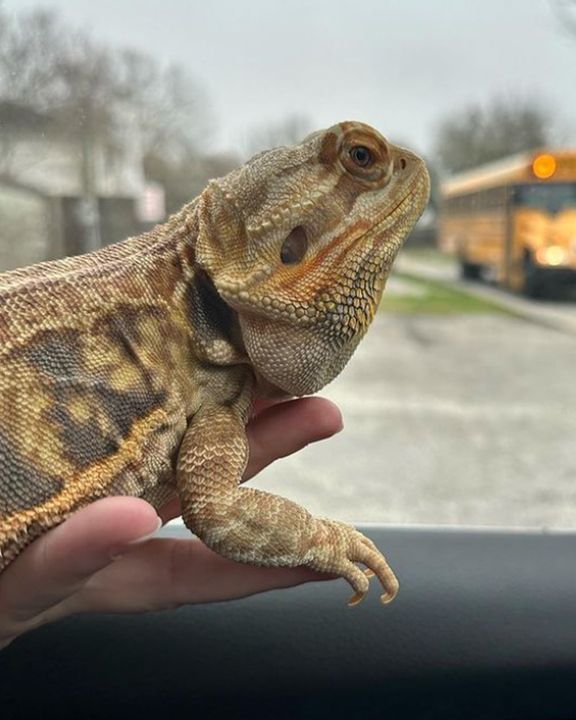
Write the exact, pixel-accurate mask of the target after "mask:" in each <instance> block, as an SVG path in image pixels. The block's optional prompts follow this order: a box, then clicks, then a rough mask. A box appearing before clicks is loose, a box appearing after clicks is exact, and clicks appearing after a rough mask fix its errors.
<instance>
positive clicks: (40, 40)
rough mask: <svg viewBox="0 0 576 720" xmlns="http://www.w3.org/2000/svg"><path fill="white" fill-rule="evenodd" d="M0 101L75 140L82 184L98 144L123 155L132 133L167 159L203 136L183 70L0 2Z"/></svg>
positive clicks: (53, 17)
mask: <svg viewBox="0 0 576 720" xmlns="http://www.w3.org/2000/svg"><path fill="white" fill-rule="evenodd" d="M0 100H3V101H9V102H11V103H16V104H21V105H23V106H26V107H27V108H29V109H30V110H31V111H36V112H40V113H44V114H47V115H49V116H50V117H51V118H52V119H53V120H54V121H55V123H56V125H57V126H59V127H60V128H62V129H63V130H64V132H65V133H66V135H67V136H68V137H69V138H71V139H73V138H76V140H77V141H78V142H79V144H80V147H81V148H82V149H83V151H82V156H83V158H84V159H83V174H84V183H85V187H86V188H87V189H90V187H91V185H92V182H93V180H92V178H91V173H92V171H91V169H90V158H89V156H90V152H89V150H90V147H93V146H94V144H96V143H97V144H99V145H101V146H103V147H104V148H106V149H108V150H109V151H111V152H121V150H122V147H123V145H124V143H125V141H126V137H127V135H132V136H133V135H134V134H136V135H138V137H139V138H140V141H141V143H142V153H143V154H146V153H147V152H151V151H152V150H154V151H156V152H158V151H159V150H160V148H162V151H164V152H165V153H167V154H168V155H170V156H173V155H174V154H175V153H177V152H178V150H179V149H180V148H182V147H184V148H185V149H186V150H187V151H189V150H190V148H191V147H193V146H194V145H195V144H196V143H197V142H198V139H199V138H201V137H204V135H205V133H206V125H207V123H206V117H207V104H208V103H207V101H206V98H205V96H204V94H203V93H202V92H201V90H200V89H199V88H198V86H197V85H196V83H194V82H193V81H192V80H191V78H190V77H189V76H188V75H187V74H186V73H185V72H184V71H183V70H182V69H180V68H178V67H175V66H170V67H167V68H163V67H161V66H160V65H159V64H158V62H157V61H156V60H154V59H153V58H151V57H149V56H147V55H144V54H141V53H137V52H134V51H130V50H122V49H121V50H116V49H112V48H109V47H107V46H105V45H102V44H101V43H98V42H96V41H95V40H94V39H93V38H91V37H90V35H88V34H87V33H86V32H83V31H79V30H75V29H73V28H71V27H69V26H68V25H66V24H65V23H64V22H63V21H62V20H61V19H60V17H59V16H58V15H57V14H56V13H54V12H52V11H45V10H32V11H30V12H25V13H21V14H9V13H8V12H7V11H6V10H4V9H3V8H2V6H1V5H0ZM0 120H1V118H0Z"/></svg>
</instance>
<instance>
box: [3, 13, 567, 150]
mask: <svg viewBox="0 0 576 720" xmlns="http://www.w3.org/2000/svg"><path fill="white" fill-rule="evenodd" d="M0 1H1V0H0ZM554 1H555V0H436V1H434V0H356V1H354V0H332V1H328V0H309V1H308V2H306V1H305V0H283V1H282V0H202V1H196V0H98V1H95V0H45V1H44V2H42V3H40V4H41V5H42V6H44V7H52V8H55V9H58V10H59V11H60V12H61V15H62V16H63V17H64V18H65V19H66V20H67V21H69V22H71V23H72V24H75V25H77V26H80V27H83V28H86V29H90V30H91V32H92V34H93V36H94V37H96V38H99V39H101V40H104V41H106V42H107V43H109V44H113V45H118V46H130V47H134V48H137V49H141V50H144V51H147V52H149V53H151V54H153V55H155V56H156V57H157V58H158V59H160V60H162V61H167V62H168V61H169V62H177V63H179V64H181V65H183V66H185V67H186V68H187V69H188V70H189V71H190V73H191V74H192V75H193V76H194V77H195V78H196V79H197V81H198V82H199V83H200V84H201V85H202V86H203V87H204V88H205V90H206V94H207V97H208V98H209V100H210V105H211V115H212V117H213V118H214V124H215V130H214V133H213V135H212V139H211V140H212V144H213V145H214V146H216V147H218V148H219V149H223V148H233V147H240V148H241V149H242V145H243V143H244V142H245V139H246V137H247V136H248V135H249V133H250V130H251V129H252V128H253V127H254V126H256V125H262V124H265V123H268V122H271V123H272V122H276V121H279V120H281V119H282V118H284V117H285V116H287V115H294V114H298V115H304V116H307V117H308V118H310V121H311V124H312V125H313V126H314V127H316V126H317V127H324V126H326V125H330V124H332V123H334V122H337V121H339V120H344V119H358V120H363V121H365V122H369V123H371V124H373V125H375V126H377V127H378V128H379V129H380V130H381V131H382V132H383V133H384V134H387V135H390V136H391V137H394V138H396V139H402V140H403V141H405V142H406V143H411V144H412V145H414V146H415V147H416V148H418V149H420V150H421V151H427V150H429V148H430V146H431V143H432V141H433V132H434V128H435V126H436V124H437V121H438V119H439V118H440V117H442V116H443V115H445V114H446V113H449V112H450V111H452V110H456V109H458V108H459V107H461V106H462V105H465V104H467V103H471V102H474V101H485V100H486V99H487V98H490V97H492V96H494V95H496V94H500V95H510V94H512V95H518V96H521V97H527V96H533V95H535V96H540V97H541V98H543V99H544V102H546V103H547V104H549V105H550V108H551V111H552V114H553V115H554V117H557V118H558V127H559V128H560V131H561V132H562V134H563V138H564V140H565V141H566V142H570V143H572V144H574V145H576V92H575V89H576V37H573V38H570V37H569V36H568V35H567V34H566V33H563V32H562V31H561V28H560V24H559V22H558V19H557V17H556V16H555V14H554V12H553V10H552V5H553V2H554ZM558 1H560V2H562V1H566V0H558ZM38 4H39V3H38V1H37V0H4V2H3V5H4V8H5V9H6V10H12V11H17V10H22V9H24V8H29V7H35V6H37V5H38Z"/></svg>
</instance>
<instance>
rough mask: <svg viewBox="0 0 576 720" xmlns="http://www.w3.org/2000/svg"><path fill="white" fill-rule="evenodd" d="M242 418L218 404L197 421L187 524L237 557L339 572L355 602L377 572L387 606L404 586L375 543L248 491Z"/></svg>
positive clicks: (181, 476) (182, 489) (186, 474)
mask: <svg viewBox="0 0 576 720" xmlns="http://www.w3.org/2000/svg"><path fill="white" fill-rule="evenodd" d="M244 405H246V403H244ZM243 415H244V413H243V412H242V410H241V409H239V408H238V407H234V406H233V407H230V406H217V405H213V406H210V407H206V408H204V409H201V410H200V411H199V412H198V413H197V415H196V416H195V417H194V418H193V420H192V421H191V423H190V425H189V427H188V430H187V432H186V434H185V436H184V439H183V442H182V446H181V449H180V455H179V459H178V470H177V485H178V492H179V496H180V502H181V506H182V516H183V519H184V522H185V524H186V525H187V527H188V528H189V529H190V530H192V531H193V532H194V533H195V534H196V535H197V536H198V537H199V538H200V539H201V540H202V541H203V542H204V543H206V545H208V546H209V547H210V548H212V549H213V550H215V551H216V552H218V553H219V554H220V555H223V556H225V557H228V558H230V559H232V560H236V561H239V562H244V563H249V564H253V565H261V566H269V567H278V566H284V567H295V566H307V567H309V568H312V569H315V570H318V571H321V572H326V573H331V574H335V575H339V576H341V577H343V578H345V579H346V580H347V581H348V582H349V583H350V585H351V586H352V587H353V589H354V590H355V595H354V596H353V597H352V598H351V600H350V602H349V604H350V605H355V604H356V603H358V602H360V600H361V599H362V598H363V597H364V595H365V594H366V592H367V590H368V584H369V580H368V578H369V577H370V576H371V575H373V574H375V575H377V576H378V578H379V580H380V582H381V583H382V586H383V588H384V594H383V595H382V596H381V599H382V602H389V601H390V600H392V599H393V598H394V596H395V595H396V593H397V591H398V582H397V580H396V578H395V576H394V574H393V572H392V570H391V569H390V568H389V566H388V564H387V562H386V560H385V558H384V557H383V556H382V554H381V553H380V552H379V550H378V549H377V548H376V546H375V545H374V543H372V541H371V540H369V539H368V538H366V537H365V536H363V535H362V534H361V533H359V532H358V531H357V530H355V528H353V527H352V526H350V525H347V524H345V523H341V522H336V521H333V520H328V519H324V518H316V517H313V516H312V515H311V514H310V513H309V512H308V511H307V510H305V509H304V508H302V507H300V506H299V505H297V504H296V503H294V502H291V501H290V500H287V499H286V498H283V497H280V496H278V495H273V494H271V493H267V492H264V491H262V490H257V489H255V488H249V487H243V486H241V484H240V483H241V480H242V474H243V472H244V470H245V468H246V463H247V460H248V442H247V438H246V431H245V422H244V417H243ZM356 563H362V564H364V565H365V566H366V567H367V568H368V569H367V570H366V571H364V572H363V571H362V570H360V569H359V568H358V566H357V565H356Z"/></svg>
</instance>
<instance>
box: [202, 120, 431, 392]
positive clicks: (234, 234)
mask: <svg viewBox="0 0 576 720" xmlns="http://www.w3.org/2000/svg"><path fill="white" fill-rule="evenodd" d="M428 192H429V180H428V173H427V172H426V168H425V165H424V163H423V162H422V160H420V158H418V157H417V156H416V155H414V154H413V153H411V152H410V151H408V150H405V149H404V148H400V147H397V146H395V145H392V144H391V143H389V142H388V141H387V140H385V138H383V137H382V135H380V133H378V132H377V131H376V130H374V129H373V128H371V127H369V126H368V125H364V124H363V123H359V122H343V123H340V124H338V125H335V126H333V127H331V128H329V129H328V130H322V131H319V132H316V133H313V134H312V135H309V136H308V137H307V138H306V139H305V140H304V141H303V142H302V143H301V144H300V145H296V146H294V147H281V148H276V149H274V150H270V151H267V152H264V153H260V154H259V155H256V156H255V157H254V158H252V159H251V160H250V161H249V162H248V163H246V164H245V165H243V166H242V167H241V168H239V169H238V170H235V171H233V172H232V173H230V174H229V175H227V176H226V177H224V178H220V179H218V180H213V181H212V182H211V183H210V184H209V185H208V187H207V189H206V190H205V191H204V193H203V194H202V196H201V199H200V204H199V228H200V229H199V235H198V242H197V248H196V252H197V259H198V262H199V264H200V265H201V266H202V267H203V268H204V269H205V270H206V272H207V273H208V274H209V275H210V277H211V278H212V281H213V283H214V285H215V287H216V289H217V291H218V293H219V294H220V296H221V297H222V298H223V300H224V301H225V302H226V303H227V304H228V305H229V306H230V307H231V308H233V309H234V310H235V311H236V312H237V314H238V318H239V323H240V327H241V331H242V336H243V340H244V344H245V348H246V351H247V353H248V355H249V357H250V360H251V362H252V365H253V366H254V369H255V371H256V373H257V376H258V378H259V380H260V383H261V387H270V385H271V386H273V387H274V388H278V389H280V390H281V391H283V392H286V393H289V394H291V395H304V394H308V393H313V392H316V391H317V390H318V389H320V388H321V387H323V386H324V385H325V384H326V383H328V382H330V381H331V380H332V379H333V378H334V377H336V375H338V373H339V372H340V371H341V370H342V368H343V367H344V365H345V364H346V362H347V361H348V359H349V358H350V356H351V355H352V353H353V352H354V350H355V348H356V346H357V345H358V342H359V341H360V339H361V338H362V337H363V335H364V333H365V332H366V330H367V328H368V326H369V324H370V322H371V321H372V318H373V317H374V313H375V312H376V309H377V306H378V302H379V300H380V297H381V295H382V291H383V289H384V285H385V283H386V279H387V277H388V273H389V271H390V268H391V265H392V262H393V260H394V258H395V256H396V253H397V251H398V249H399V248H400V245H401V244H402V241H403V239H404V237H405V236H406V235H407V233H408V232H409V230H410V229H411V228H412V226H413V225H414V223H415V222H416V221H417V219H418V217H419V216H420V214H421V213H422V211H423V209H424V207H425V205H426V202H427V199H428Z"/></svg>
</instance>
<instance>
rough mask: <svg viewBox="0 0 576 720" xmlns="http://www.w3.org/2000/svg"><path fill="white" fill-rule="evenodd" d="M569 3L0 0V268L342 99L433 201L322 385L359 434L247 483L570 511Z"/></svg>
mask: <svg viewBox="0 0 576 720" xmlns="http://www.w3.org/2000/svg"><path fill="white" fill-rule="evenodd" d="M575 87H576V0H534V2H530V3H527V2H525V0H506V1H505V2H502V0H486V1H484V2H468V3H462V2H459V0H443V2H441V3H425V2H423V1H422V0H385V1H384V2H381V1H379V0H365V1H364V2H363V3H362V4H361V5H358V4H357V3H351V2H347V1H346V2H345V1H342V0H341V1H339V0H332V1H331V2H328V1H326V0H316V1H315V2H304V0H288V1H287V2H280V0H245V2H242V3H239V2H234V0H212V2H211V3H191V2H186V0H163V2H158V1H157V0H149V1H148V2H143V1H138V2H137V1H136V0H114V1H112V0H101V1H100V2H98V3H94V2H89V1H88V0H52V1H51V2H46V3H45V4H42V5H39V4H38V3H37V2H35V1H34V0H31V1H29V0H0V271H5V270H10V269H13V268H16V267H21V266H25V265H29V264H31V263H34V262H39V261H42V260H49V259H54V258H58V257H62V256H66V255H74V254H79V253H83V252H87V251H90V250H94V249H97V248H99V247H102V246H104V245H107V244H110V243H113V242H117V241H120V240H122V239H123V238H125V237H127V236H129V235H133V234H137V233H139V232H142V231H144V230H146V229H148V228H150V227H152V226H153V225H154V224H156V223H158V222H162V221H163V220H164V219H165V218H166V217H167V216H168V215H169V214H170V213H172V212H174V211H175V210H177V209H178V208H179V207H181V205H183V204H184V203H185V202H188V201H189V200H190V199H192V198H193V197H194V196H195V195H197V194H198V193H199V192H201V190H202V189H203V187H204V186H205V184H206V182H207V181H208V180H209V179H210V178H212V177H216V176H219V175H223V174H225V173H227V172H228V171H229V170H231V169H233V168H234V167H236V166H237V165H238V164H240V163H242V162H243V161H244V160H245V159H246V158H248V157H249V156H250V155H252V154H254V153H256V152H258V151H260V150H262V149H265V148H268V147H272V146H277V145H283V144H291V143H294V142H298V141H300V140H301V139H302V138H303V137H304V136H305V135H306V134H307V133H308V132H310V131H312V130H314V129H317V128H319V127H326V126H329V125H331V124H333V123H335V122H338V121H340V120H345V119H357V120H362V121H364V122H368V123H370V124H372V125H374V126H375V127H377V128H378V129H379V130H381V131H382V132H383V133H384V134H385V135H387V136H388V137H390V139H392V140H393V141H395V142H398V143H401V144H405V145H407V146H409V147H410V148H412V149H415V150H416V151H418V152H420V153H421V154H422V155H423V156H424V157H425V158H426V159H427V161H428V164H429V168H430V172H431V176H432V181H433V187H432V197H431V201H430V205H429V208H428V209H427V211H426V212H425V214H424V216H423V218H422V220H421V222H420V223H419V225H418V226H417V228H416V230H415V231H414V232H413V233H412V235H411V237H410V238H409V239H408V242H407V244H406V248H405V249H404V250H403V251H402V253H401V256H400V257H399V260H398V262H397V266H396V272H395V274H394V276H393V277H392V278H391V280H390V282H389V286H388V290H387V293H386V295H385V298H384V300H383V303H382V309H381V312H380V313H379V315H378V317H377V319H376V321H375V326H374V328H373V330H371V332H370V333H369V335H368V337H367V339H366V340H365V341H364V343H363V345H362V346H361V348H360V350H359V351H358V354H357V356H355V358H354V360H353V361H352V362H351V364H350V367H349V368H347V370H346V371H345V372H344V374H343V375H342V376H341V377H340V378H338V379H337V380H336V381H335V382H334V383H333V384H332V385H331V386H330V387H329V388H328V389H327V391H326V392H325V394H326V395H328V396H329V397H332V398H333V399H334V400H335V401H337V402H338V403H339V404H340V406H341V407H342V409H343V412H344V417H345V423H346V430H345V432H344V433H343V434H342V435H340V436H339V437H337V438H334V439H333V440H330V441H328V442H326V443H323V444H322V445H318V446H315V447H310V448H307V449H306V450H305V451H303V452H302V453H299V454H298V455H297V456H295V457H293V458H290V459H287V460H284V461H282V462H281V463H277V464H276V465H275V466H274V467H273V468H271V469H270V470H269V471H267V472H266V473H265V474H263V476H262V477H261V478H259V479H258V481H257V483H256V484H259V485H261V486H263V487H266V488H268V489H272V490H275V491H277V492H281V493H282V494H286V495H288V496H290V497H292V498H294V499H296V500H299V501H302V502H304V503H306V504H307V506H308V507H309V508H310V509H311V510H312V511H314V512H316V513H319V514H331V515H334V516H336V517H340V518H342V519H346V520H351V521H357V520H364V521H374V522H393V523H430V524H437V523H457V524H461V523H465V524H481V525H507V526H510V525H518V526H526V525H529V526H541V527H542V526H544V527H568V526H572V527H573V526H574V525H575V524H576V485H575V480H576V449H575V442H574V441H575V438H576V412H575V410H576V382H575V368H576V100H575V97H576V96H575V93H574V88H575Z"/></svg>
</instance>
